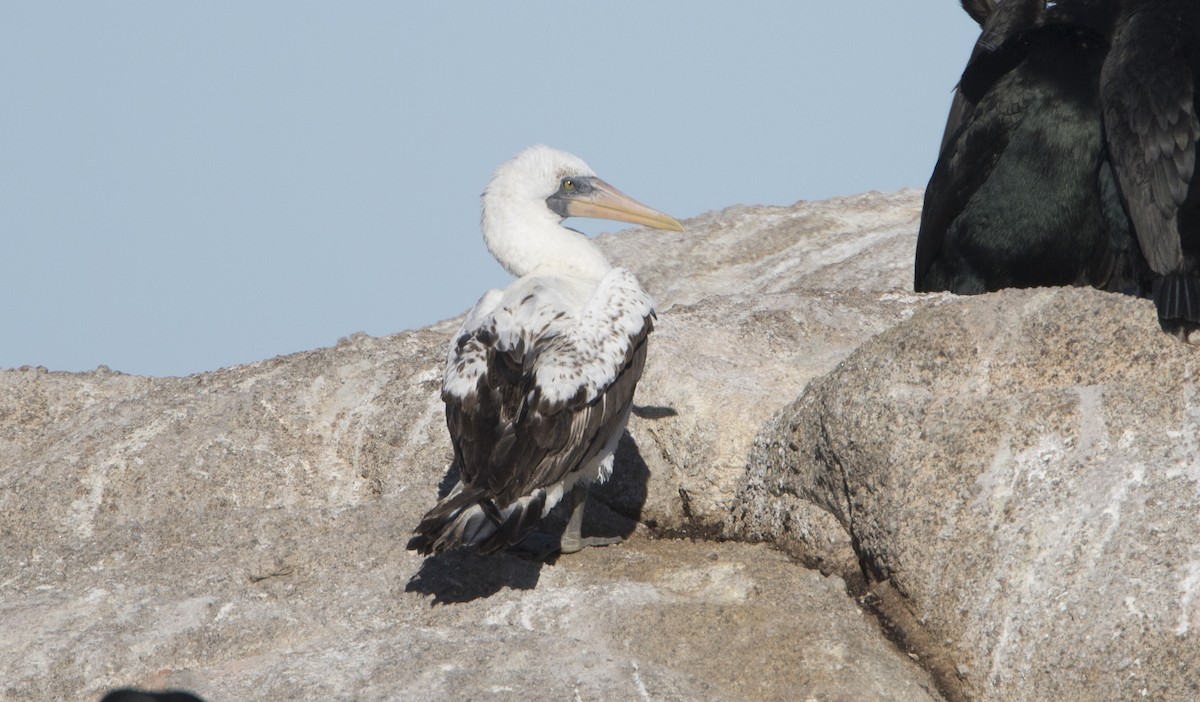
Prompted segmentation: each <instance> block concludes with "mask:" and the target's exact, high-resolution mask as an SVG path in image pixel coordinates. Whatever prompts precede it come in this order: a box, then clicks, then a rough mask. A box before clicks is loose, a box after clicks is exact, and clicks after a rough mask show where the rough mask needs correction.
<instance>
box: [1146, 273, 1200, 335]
mask: <svg viewBox="0 0 1200 702" xmlns="http://www.w3.org/2000/svg"><path fill="white" fill-rule="evenodd" d="M1153 291H1154V305H1155V307H1157V308H1158V316H1159V318H1160V319H1162V320H1164V321H1179V322H1192V323H1196V322H1200V278H1198V277H1196V275H1195V274H1189V273H1171V274H1169V275H1165V276H1163V277H1161V278H1156V279H1155V280H1154V288H1153Z"/></svg>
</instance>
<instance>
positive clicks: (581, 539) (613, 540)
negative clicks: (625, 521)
mask: <svg viewBox="0 0 1200 702" xmlns="http://www.w3.org/2000/svg"><path fill="white" fill-rule="evenodd" d="M624 540H625V539H624V537H621V536H575V537H573V538H568V537H567V535H566V534H563V537H562V539H560V540H559V548H558V551H559V553H578V552H580V551H582V550H583V549H585V548H587V547H588V546H614V545H616V544H619V543H621V542H622V541H624Z"/></svg>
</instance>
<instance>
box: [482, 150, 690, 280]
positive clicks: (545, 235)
mask: <svg viewBox="0 0 1200 702" xmlns="http://www.w3.org/2000/svg"><path fill="white" fill-rule="evenodd" d="M567 217H592V218H596V219H610V220H617V221H621V222H630V223H632V224H641V225H645V226H649V227H654V228H656V229H671V230H674V231H683V226H682V225H680V224H679V222H677V221H676V220H675V219H673V218H671V217H669V216H667V215H665V214H663V213H662V212H659V211H658V210H654V209H651V208H649V207H647V206H645V205H643V204H642V203H640V202H638V201H637V200H634V199H633V198H631V197H629V196H628V195H626V194H624V193H622V192H621V191H620V190H617V189H616V188H614V187H613V186H611V185H609V184H608V183H605V182H604V181H603V180H600V179H599V178H598V177H596V173H595V171H593V170H592V169H591V168H590V167H589V166H588V165H587V164H586V163H584V162H583V160H582V159H580V158H579V157H577V156H574V155H572V154H569V153H566V152H565V151H559V150H557V149H552V148H550V147H548V146H531V147H529V148H528V149H525V150H524V151H522V152H521V153H519V154H517V156H516V158H514V159H512V160H511V161H508V162H506V163H504V164H503V165H501V166H500V167H499V168H497V169H496V172H495V173H494V174H492V180H491V182H489V183H488V186H487V188H486V189H485V190H484V192H483V216H482V218H481V226H482V229H483V237H484V240H485V241H486V242H487V245H488V249H489V250H490V251H491V252H492V255H493V256H495V257H496V260H498V261H499V262H500V264H501V265H502V266H504V268H505V269H506V270H507V271H508V272H510V273H512V274H513V275H515V276H518V277H520V276H523V275H526V274H528V273H532V272H534V271H538V270H541V269H545V268H548V267H553V268H561V269H567V270H569V271H573V272H577V273H583V274H586V275H591V276H599V275H603V274H604V273H605V272H607V271H608V269H609V264H608V261H607V260H605V258H604V256H603V254H601V253H600V250H599V248H597V247H596V246H595V245H594V244H592V242H591V241H589V240H588V239H587V237H585V236H583V235H582V234H580V233H579V232H576V231H573V230H571V229H567V228H566V227H564V226H562V221H563V220H564V219H566V218H567Z"/></svg>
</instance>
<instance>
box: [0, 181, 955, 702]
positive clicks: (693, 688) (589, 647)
mask: <svg viewBox="0 0 1200 702" xmlns="http://www.w3.org/2000/svg"><path fill="white" fill-rule="evenodd" d="M897 200H899V201H902V202H905V203H907V205H906V206H905V208H904V209H903V210H902V211H900V212H894V211H893V210H894V209H895V204H894V203H895V202H896V201H897ZM915 201H916V200H915V195H914V194H905V195H889V196H877V195H872V196H863V197H859V198H852V199H848V200H846V201H844V202H843V203H842V204H839V203H837V202H834V203H815V204H802V205H799V206H797V207H796V208H791V209H789V208H757V209H756V208H738V209H737V210H735V211H731V212H729V213H719V214H714V215H708V216H707V217H706V218H703V220H702V221H701V222H696V223H692V224H691V225H690V227H689V228H690V231H689V232H688V234H689V237H688V238H680V239H678V240H676V241H675V242H674V243H673V244H672V242H670V241H663V240H660V239H658V238H656V237H655V234H656V233H654V232H629V233H625V234H622V235H619V236H609V237H605V240H604V244H605V245H606V246H607V247H608V248H609V250H610V253H611V254H612V255H613V256H614V258H616V259H618V260H619V261H621V262H623V263H626V264H627V265H630V266H632V267H635V268H638V266H639V264H642V263H645V262H647V261H650V260H652V258H653V257H652V256H648V255H647V252H649V251H654V252H655V254H656V255H657V254H658V253H660V252H663V253H665V254H666V255H669V256H670V257H672V259H673V260H674V261H675V263H674V264H673V265H675V266H676V268H675V269H673V271H672V272H671V274H670V276H668V277H664V278H662V280H664V281H667V280H672V279H673V278H674V277H676V276H682V277H683V278H687V277H688V274H687V272H686V271H687V267H688V265H689V264H688V263H687V262H688V261H689V260H692V259H690V258H689V257H690V254H689V253H688V249H690V248H691V247H695V246H700V247H707V248H708V250H709V253H708V254H705V256H706V257H712V260H713V261H714V262H713V263H711V264H710V263H708V262H706V258H699V259H694V263H692V264H690V265H691V270H692V271H693V272H695V273H696V274H697V277H695V278H692V279H690V282H689V284H688V285H685V286H679V285H675V287H674V288H672V289H676V290H677V295H678V296H679V297H680V299H681V300H682V299H683V298H685V297H686V298H687V301H686V304H680V305H675V304H674V301H673V300H672V294H673V293H671V291H670V290H668V289H667V287H666V286H663V287H662V288H661V289H656V288H655V287H654V286H653V285H650V287H651V290H652V291H653V292H654V294H656V295H657V296H658V297H659V299H660V309H661V315H660V322H659V325H658V330H657V331H656V333H655V335H654V337H653V340H652V342H651V344H652V346H651V362H650V366H649V367H648V369H647V372H646V376H645V379H644V383H643V386H642V388H640V390H639V395H638V398H637V404H638V413H637V414H638V416H637V417H635V418H634V419H633V421H632V423H631V434H630V435H629V436H628V437H627V438H626V441H625V442H624V443H623V445H622V447H621V465H620V468H619V469H618V475H617V477H616V479H614V480H613V481H612V482H611V483H610V484H609V485H606V486H604V487H603V488H602V489H597V490H595V491H594V493H593V494H594V497H595V498H597V499H596V500H595V501H594V503H593V504H594V505H595V508H594V509H590V510H589V516H588V520H587V523H586V524H585V529H589V530H593V531H608V532H611V533H616V534H625V535H628V536H629V539H628V540H627V541H626V543H624V544H622V545H620V546H617V547H612V548H607V549H590V550H587V551H584V552H583V553H581V554H577V555H574V556H570V557H565V558H562V559H560V560H559V561H558V562H556V563H554V564H534V563H530V562H527V561H524V560H521V559H520V558H517V557H516V556H513V555H508V554H500V555H498V556H495V557H491V558H480V557H476V556H472V555H470V554H461V553H459V554H449V555H446V556H442V557H438V558H433V559H429V560H423V559H421V558H419V557H418V556H416V555H415V554H413V553H411V552H407V551H405V550H404V543H405V542H406V540H407V538H408V533H409V530H410V529H411V528H412V526H413V525H414V524H415V523H416V521H417V520H418V519H419V517H420V515H421V514H422V513H423V512H424V510H425V509H427V508H428V507H429V506H430V505H431V504H432V502H433V500H434V498H435V496H436V494H437V488H438V485H439V483H441V482H442V480H443V479H444V477H445V469H446V465H447V463H448V462H449V458H450V447H449V441H448V439H447V436H446V430H445V426H444V423H443V419H442V406H441V402H440V400H439V397H438V395H439V386H440V380H441V363H442V359H444V349H445V346H446V344H447V343H448V341H449V337H450V334H451V332H452V331H453V328H454V324H453V323H443V324H439V325H434V326H433V327H431V328H429V329H424V330H419V331H414V332H405V333H402V334H397V335H395V336H391V337H387V338H380V339H373V338H369V337H366V336H363V335H356V336H353V337H350V338H348V339H346V340H344V341H343V342H341V343H339V344H338V345H337V346H336V347H334V348H327V349H319V350H316V351H309V352H304V353H298V354H295V355H291V356H286V357H281V358H275V359H271V360H267V361H263V362H260V363H255V364H250V365H247V366H240V367H235V368H229V369H223V370H219V371H215V372H212V373H204V374H200V375H196V376H192V377H188V378H139V377H131V376H126V375H122V374H119V373H113V372H108V371H97V372H93V373H82V374H66V373H47V372H44V371H43V370H40V369H33V368H27V369H19V370H10V371H2V372H0V630H2V631H3V632H4V633H3V634H0V697H2V698H4V699H13V700H26V699H33V700H58V699H85V700H86V699H92V700H94V699H98V698H99V696H100V695H101V694H102V693H103V691H104V690H106V689H109V688H112V687H116V686H124V685H136V686H141V687H147V688H153V689H162V688H167V687H177V688H186V689H190V690H193V691H195V692H197V693H199V694H200V695H202V696H204V697H205V698H206V699H208V700H210V701H211V702H220V701H223V700H249V699H254V700H293V699H299V698H320V699H334V700H390V699H484V698H486V699H497V700H504V699H514V700H515V699H520V700H526V699H530V698H531V697H532V698H536V699H583V700H599V699H731V700H732V699H803V698H805V697H806V696H807V697H811V698H814V699H897V700H931V699H939V695H938V692H937V690H936V686H935V684H934V682H933V680H932V678H931V677H930V676H929V675H928V674H927V673H926V672H925V671H923V670H922V669H921V668H920V667H919V666H918V665H917V663H916V662H914V661H913V659H912V658H911V657H910V656H909V655H906V653H904V652H902V651H900V650H899V649H897V648H896V647H895V646H894V645H893V644H892V643H891V642H890V641H889V640H888V639H887V638H885V637H884V636H883V634H882V633H881V631H880V628H879V625H878V623H877V620H876V619H875V618H874V616H873V615H872V614H871V612H870V611H869V610H865V609H863V608H861V607H860V606H858V604H857V603H856V601H855V600H854V599H853V598H851V597H849V596H848V595H847V593H846V587H845V584H844V582H843V581H842V580H841V578H840V577H838V576H837V575H831V576H829V577H826V576H823V575H821V573H819V572H817V571H813V570H809V569H806V568H805V567H803V566H802V565H800V564H798V563H796V562H794V561H793V560H791V559H789V558H787V557H785V556H783V555H781V554H780V553H779V552H778V551H775V550H772V549H770V548H768V547H767V546H762V545H759V546H751V545H744V544H734V543H705V542H701V541H689V540H683V541H678V540H671V539H669V538H666V537H665V536H663V535H668V534H671V533H683V534H693V535H695V534H697V533H699V532H700V531H701V528H700V527H703V528H705V529H708V530H709V532H706V533H709V534H713V533H715V532H712V530H713V529H721V528H723V526H722V525H723V523H724V519H725V515H726V514H727V513H728V511H729V510H730V509H731V507H732V500H733V497H734V495H735V493H736V490H737V486H738V484H739V481H740V477H741V476H742V475H743V474H744V472H745V461H746V456H747V455H748V452H749V450H750V447H751V445H752V442H753V437H754V436H755V434H756V433H757V432H758V430H759V428H760V426H761V424H762V422H764V421H766V420H767V419H768V418H769V417H770V416H771V414H772V413H773V412H774V411H776V410H778V409H780V408H782V407H783V406H784V405H786V404H787V403H788V402H789V401H791V400H792V399H794V398H795V396H796V395H797V394H798V393H799V392H800V390H801V389H802V388H803V386H804V384H805V383H806V382H807V381H808V380H809V379H810V378H812V377H814V376H815V375H818V374H820V373H822V372H824V371H827V370H829V369H830V368H832V367H833V366H834V365H835V364H836V362H837V361H838V359H839V358H841V357H843V356H845V355H846V354H847V353H849V352H850V351H851V350H852V349H853V348H854V347H856V346H857V345H858V344H859V343H860V342H861V340H862V339H865V338H866V337H868V336H870V335H871V334H874V333H878V332H880V331H882V330H884V329H886V328H887V327H888V326H889V324H890V323H894V322H895V321H896V320H899V319H902V318H903V317H905V316H907V315H909V314H911V312H912V307H913V306H914V305H915V304H916V303H914V302H913V300H912V299H911V296H907V297H905V296H890V297H889V296H887V295H880V294H877V293H873V292H859V291H853V290H848V291H847V290H828V291H819V292H817V293H809V292H807V291H806V290H807V289H806V288H805V283H804V278H803V276H801V275H800V272H799V271H798V270H797V271H785V272H783V273H781V274H780V276H781V277H780V279H779V283H780V284H779V285H778V286H776V289H775V290H773V291H771V292H770V293H769V294H761V295H760V294H759V293H757V292H755V291H754V290H751V289H750V288H749V287H748V286H744V285H743V284H742V283H739V282H738V278H737V277H735V276H732V275H728V274H727V275H723V276H722V275H720V274H719V271H715V270H713V271H708V273H711V274H713V275H716V276H717V277H721V278H722V280H724V284H725V285H726V286H727V288H726V289H717V288H715V287H714V289H713V292H712V294H708V293H705V292H704V289H705V288H704V284H702V283H701V282H700V277H701V271H702V270H703V268H704V267H705V266H709V265H725V259H724V258H722V256H723V255H724V254H720V252H721V251H733V250H734V249H740V250H737V251H736V252H735V253H736V255H737V256H740V257H741V258H742V259H743V263H742V265H743V266H744V268H743V269H742V270H741V271H740V272H739V273H738V275H739V276H742V278H745V279H748V278H754V277H760V278H761V276H755V274H754V267H755V265H756V264H755V259H756V258H757V259H759V262H758V264H757V265H758V266H759V267H760V268H761V267H764V266H774V267H778V266H780V265H781V264H780V261H787V260H790V259H795V260H796V261H802V260H803V259H804V256H805V253H804V250H805V248H806V247H811V246H821V247H823V246H824V242H825V241H826V239H828V238H830V237H833V236H835V235H837V234H838V232H837V231H835V230H837V229H838V226H839V225H838V221H839V220H838V217H839V216H840V217H843V218H844V219H845V222H844V223H843V224H842V225H841V226H842V227H843V231H841V232H840V234H841V236H843V237H844V238H845V240H846V241H847V242H852V241H858V242H859V244H858V245H857V247H854V246H851V247H849V248H847V249H846V257H847V258H852V257H854V256H861V255H864V251H866V252H868V253H869V251H870V250H871V249H872V247H873V246H875V245H876V243H877V240H884V241H891V240H900V239H903V238H904V237H908V238H911V232H912V230H913V228H914V226H915V219H914V214H913V210H912V207H913V205H914V203H915ZM810 210H811V211H812V212H813V213H817V212H819V213H822V214H821V216H820V217H816V216H815V215H813V214H811V213H810ZM756 211H761V212H763V213H764V215H765V216H767V215H769V216H767V217H766V218H765V219H764V220H763V221H761V222H758V223H757V224H756V225H754V226H756V227H757V229H756V231H755V234H754V236H753V237H751V239H752V240H753V239H759V240H761V242H763V245H764V248H762V249H761V250H760V251H759V252H758V253H755V251H754V248H753V247H747V246H744V245H743V246H737V247H735V246H734V245H735V244H737V243H738V241H739V240H740V238H741V237H742V236H743V235H742V234H741V233H740V232H741V230H742V229H743V228H744V227H745V226H747V225H746V223H747V222H754V221H755V216H754V213H755V212H756ZM828 212H832V213H833V214H825V213H828ZM839 212H840V213H841V214H840V215H839V214H837V213H839ZM876 220H877V221H879V222H883V224H881V225H880V226H879V227H877V228H876V229H871V228H870V227H869V226H865V225H864V222H871V221H876ZM898 221H899V222H902V224H897V222H898ZM816 223H819V225H820V226H819V227H817V226H816ZM893 245H895V246H896V247H897V248H903V247H902V246H901V245H900V244H895V242H894V241H893ZM905 245H907V244H905ZM829 261H830V262H829V264H828V265H836V264H837V263H838V260H837V259H836V257H832V258H830V259H829ZM804 265H805V266H807V267H808V269H809V270H815V271H818V272H820V271H824V270H826V269H825V268H824V267H822V266H813V265H812V264H811V263H805V264H804ZM638 272H639V274H642V275H649V271H648V270H643V269H640V268H639V270H638ZM676 282H678V281H676ZM759 282H762V281H761V280H760V281H759ZM648 285H649V284H648ZM741 288H745V290H744V291H743V292H741V293H737V294H736V295H735V294H733V293H732V292H730V291H732V290H737V289H741ZM825 301H828V302H829V303H830V306H828V307H827V305H826V304H825ZM718 341H719V343H717V342H718ZM798 343H799V344H800V346H799V347H797V346H796V344H798ZM606 504H607V505H609V506H608V507H606V506H605V505H606ZM829 519H830V523H831V524H832V525H833V528H834V529H836V522H834V521H833V520H832V518H829ZM646 524H652V525H653V529H650V528H647V526H646ZM652 532H653V533H656V534H659V535H660V537H659V538H651V536H650V534H651V533H652ZM838 547H840V550H838ZM831 549H832V550H834V551H835V552H836V553H838V554H840V556H841V557H842V558H843V559H846V558H849V559H851V560H852V559H853V556H852V553H851V552H850V551H849V548H848V542H847V541H846V540H845V538H844V537H843V538H842V539H841V540H840V541H839V542H838V543H837V544H835V545H833V546H831ZM847 554H850V555H847Z"/></svg>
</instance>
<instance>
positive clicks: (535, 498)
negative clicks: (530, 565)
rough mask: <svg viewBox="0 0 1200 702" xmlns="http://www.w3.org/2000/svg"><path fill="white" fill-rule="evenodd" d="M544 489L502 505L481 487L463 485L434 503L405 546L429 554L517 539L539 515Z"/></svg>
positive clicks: (488, 548) (489, 548)
mask: <svg viewBox="0 0 1200 702" xmlns="http://www.w3.org/2000/svg"><path fill="white" fill-rule="evenodd" d="M545 504H546V491H545V490H544V489H540V488H539V489H538V490H535V491H534V492H533V494H531V495H526V496H524V497H521V498H518V499H517V500H516V501H515V502H513V503H512V504H510V505H508V506H507V507H505V508H504V509H501V508H499V507H498V506H497V505H496V503H495V502H494V501H493V500H491V499H490V498H488V497H486V496H485V495H484V494H483V492H482V491H481V490H476V489H472V488H464V489H463V490H462V491H461V492H456V493H453V494H451V495H449V496H448V497H447V498H446V499H444V500H443V501H442V502H440V503H438V504H437V506H435V507H434V508H433V509H431V510H429V513H428V514H426V515H425V518H424V519H422V520H421V523H420V524H418V525H417V528H416V529H414V530H413V533H414V536H413V537H412V538H411V539H409V541H408V549H409V550H412V551H417V552H418V553H421V554H424V555H429V554H431V553H435V552H440V551H444V550H447V549H451V548H455V547H458V546H474V547H477V548H478V549H479V550H480V552H482V553H492V552H494V551H499V550H500V549H502V548H504V547H505V546H509V545H512V544H516V543H518V542H519V541H520V540H521V539H523V538H525V535H526V534H528V533H529V531H530V530H531V529H532V528H533V525H534V524H536V523H537V521H538V519H540V518H541V516H542V509H543V507H545Z"/></svg>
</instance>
